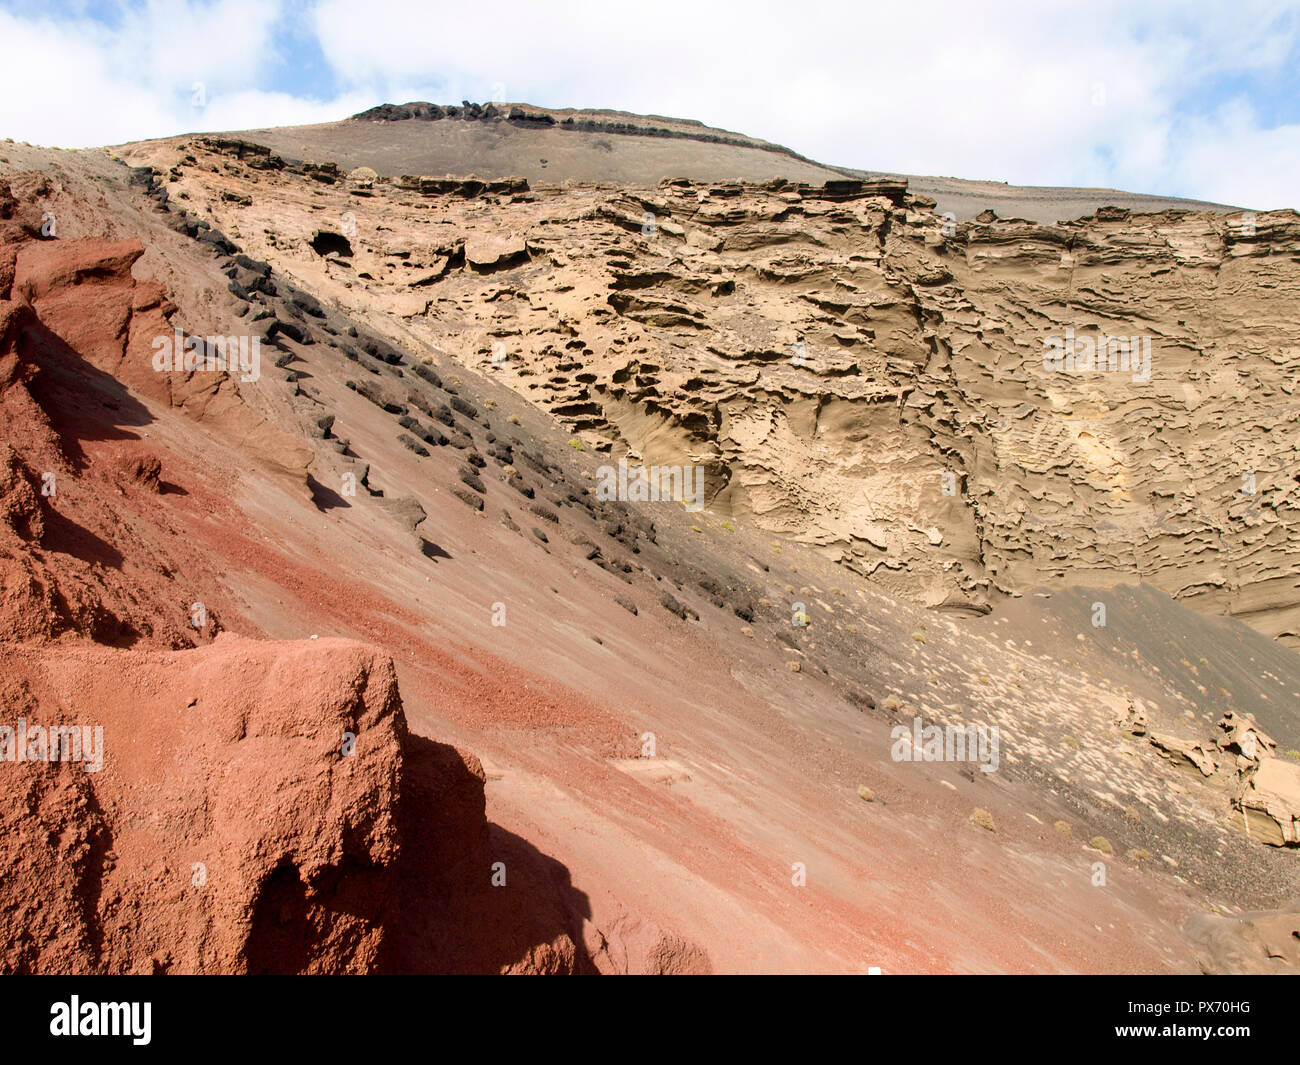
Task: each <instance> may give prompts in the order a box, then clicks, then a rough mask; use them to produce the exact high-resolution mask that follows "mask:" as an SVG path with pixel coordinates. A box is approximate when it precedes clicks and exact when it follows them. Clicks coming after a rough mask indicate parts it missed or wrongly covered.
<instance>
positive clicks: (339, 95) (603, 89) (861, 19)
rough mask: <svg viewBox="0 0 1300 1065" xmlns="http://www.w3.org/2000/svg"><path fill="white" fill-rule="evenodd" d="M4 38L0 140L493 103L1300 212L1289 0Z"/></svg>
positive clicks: (246, 14)
mask: <svg viewBox="0 0 1300 1065" xmlns="http://www.w3.org/2000/svg"><path fill="white" fill-rule="evenodd" d="M0 41H3V42H4V48H5V56H6V63H5V64H4V66H3V68H0V136H10V137H13V138H15V139H17V140H25V141H31V142H33V143H39V144H51V145H59V146H63V147H86V146H92V145H99V144H115V143H121V142H123V141H127V140H136V139H141V138H146V137H157V136H167V135H172V134H176V133H184V132H191V131H198V130H217V129H242V128H256V127H263V126H267V125H283V124H294V123H304V122H321V121H330V120H334V119H338V118H342V117H345V116H346V115H348V114H351V113H354V112H356V111H359V110H362V109H364V108H366V107H370V106H373V105H374V104H376V103H381V102H385V101H392V102H402V101H406V100H413V99H430V100H435V101H440V102H459V101H460V100H462V99H473V100H487V99H491V98H504V99H508V100H510V101H515V102H529V103H535V104H539V105H543V106H547V105H549V106H559V107H564V106H575V107H609V108H616V109H621V110H629V111H637V112H643V113H658V114H668V115H674V116H678V117H683V118H696V119H699V120H701V121H703V122H706V123H709V124H710V125H716V126H722V127H724V128H727V129H734V130H740V131H743V132H745V133H749V134H752V135H754V136H759V137H764V138H766V139H768V140H772V141H776V142H778V143H781V144H785V145H788V146H789V147H791V148H793V149H795V150H796V151H799V152H801V153H803V154H805V155H808V156H811V157H813V158H816V159H821V160H824V161H826V162H830V163H838V164H841V165H846V166H856V167H862V168H864V169H879V170H898V171H904V172H909V173H923V174H947V175H953V176H958V177H970V178H986V179H991V180H1002V181H1010V182H1013V183H1017V184H1038V185H1056V184H1060V185H1097V186H1111V187H1116V188H1124V189H1129V190H1133V191H1139V192H1153V193H1164V194H1168V195H1178V196H1189V197H1195V198H1199V199H1207V200H1214V201H1218V202H1223V203H1230V204H1234V205H1239V206H1245V207H1253V208H1262V209H1268V208H1274V207H1293V208H1300V0H1237V2H1232V3H1225V2H1220V3H1199V2H1195V0H1192V2H1174V0H1145V2H1143V3H1140V4H1139V3H1135V2H1133V0H1089V2H1088V3H1087V4H1080V3H1078V2H1075V3H1070V4H1065V3H1053V2H1052V0H1037V2H1032V0H980V2H970V0H964V2H960V3H947V2H940V0H912V2H909V3H908V4H905V5H878V4H872V3H868V2H864V0H854V2H845V3H839V2H837V0H823V2H821V3H819V4H816V5H807V6H806V7H804V8H800V7H797V6H795V7H792V6H791V5H790V4H788V3H780V4H778V3H774V2H768V0H750V2H747V3H744V4H743V5H742V4H737V5H734V6H730V5H728V6H723V5H720V4H717V3H714V4H702V3H699V2H698V0H692V2H690V3H687V2H684V0H659V2H656V3H654V4H651V5H641V6H638V5H629V4H611V3H605V2H585V0H538V2H523V0H496V2H494V3H493V4H491V5H485V6H483V7H481V8H475V7H473V6H467V5H465V4H464V3H456V4H451V3H442V2H439V0H423V2H420V0H366V2H364V3H358V2H357V0H202V2H200V0H193V2H189V0H176V2H170V3H164V2H154V3H130V4H127V3H115V2H109V0H81V2H79V0H55V2H49V0H43V2H39V3H37V2H29V0H0ZM196 85H198V86H201V92H197V93H196Z"/></svg>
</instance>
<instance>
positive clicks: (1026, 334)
mask: <svg viewBox="0 0 1300 1065" xmlns="http://www.w3.org/2000/svg"><path fill="white" fill-rule="evenodd" d="M128 155H129V156H130V157H131V158H132V159H133V160H134V161H140V162H149V163H151V164H152V165H154V166H155V167H156V168H157V169H158V172H159V173H160V174H162V175H163V176H164V178H165V180H164V186H165V187H166V188H167V189H169V190H170V193H171V195H172V196H173V198H176V197H180V198H181V199H183V200H186V201H188V204H187V206H188V207H189V208H190V209H191V210H194V211H196V212H197V214H198V215H200V216H202V217H205V218H210V219H212V220H213V224H214V225H217V226H219V227H220V228H221V229H222V230H224V231H225V232H227V233H229V234H231V235H232V236H233V237H236V238H238V239H239V240H240V241H241V243H243V244H244V245H245V246H246V247H247V249H248V250H249V251H250V253H251V254H254V255H255V256H257V257H259V258H265V259H266V260H268V261H270V262H272V263H273V264H274V265H275V267H276V268H277V269H278V270H281V271H283V272H284V273H285V274H287V275H289V276H291V277H294V278H295V279H297V280H299V281H301V282H302V283H303V284H304V285H307V286H308V287H310V288H311V289H312V290H313V291H317V292H319V293H320V294H322V295H327V296H328V297H330V298H331V299H334V300H337V301H338V302H339V303H340V304H341V305H343V306H345V307H349V308H351V309H352V310H354V311H355V312H356V313H358V314H362V315H365V316H366V317H367V318H368V320H369V321H370V322H371V323H372V324H373V325H374V326H375V328H377V329H381V330H383V331H385V332H387V333H388V334H389V335H390V336H392V337H394V338H397V339H402V340H405V341H418V342H422V343H423V344H425V345H427V346H428V347H429V348H431V349H432V350H433V351H434V352H437V353H440V355H441V356H450V357H452V358H454V359H456V360H459V361H461V362H463V363H465V364H468V365H471V366H475V367H478V368H481V369H483V370H484V371H485V372H488V373H491V374H493V375H496V376H497V377H499V379H500V380H502V381H504V382H506V383H508V384H509V385H510V386H511V387H513V388H514V389H516V390H517V391H518V392H520V393H521V394H524V395H526V396H528V397H529V398H530V399H531V400H532V401H533V402H535V403H537V404H538V405H540V406H541V407H543V408H544V409H546V410H547V411H549V412H550V413H551V414H553V415H554V416H555V417H557V418H558V419H560V420H561V421H562V422H563V423H565V424H566V425H567V426H568V427H569V429H570V431H571V432H573V433H574V434H575V435H576V437H577V438H578V439H580V440H582V441H585V445H586V446H588V447H594V448H597V449H601V450H605V451H608V452H609V454H610V455H611V457H612V458H615V459H617V458H620V457H627V458H629V459H630V460H631V461H632V462H634V463H636V462H644V463H646V464H649V465H663V466H675V465H681V464H696V465H700V466H703V467H704V469H705V486H706V487H705V492H706V496H707V502H708V506H709V507H710V508H711V509H712V510H714V511H715V512H717V513H719V514H721V515H724V516H734V517H740V518H743V519H745V520H747V521H753V522H755V523H757V524H758V525H759V526H761V527H763V528H765V529H768V530H771V531H772V532H774V533H779V534H781V535H782V536H788V537H791V538H793V539H796V540H798V541H802V542H804V543H807V544H810V545H814V546H815V547H816V548H817V549H818V550H820V551H822V552H823V553H825V554H827V555H829V556H831V557H833V558H835V559H837V560H839V561H840V562H842V563H843V564H844V565H845V566H846V567H848V568H849V569H850V570H852V571H854V572H856V573H858V574H862V575H866V576H869V577H871V578H872V580H873V582H874V583H876V584H877V585H878V586H880V587H882V588H884V589H886V590H888V591H890V592H892V593H894V594H897V595H900V596H903V597H906V598H909V599H912V600H913V601H915V602H918V603H921V604H924V605H926V606H930V607H936V608H941V609H943V610H946V611H952V612H956V613H982V612H985V611H987V610H988V609H990V607H991V605H992V604H994V603H996V602H997V601H999V600H1000V599H1003V598H1005V597H1007V596H1014V595H1020V594H1023V593H1025V592H1026V591H1028V590H1030V589H1032V588H1035V587H1039V586H1046V587H1048V588H1052V587H1063V586H1064V585H1066V584H1069V583H1080V582H1082V583H1090V584H1093V585H1100V586H1105V585H1107V584H1110V583H1113V582H1117V581H1121V580H1124V579H1132V578H1133V577H1134V576H1138V577H1140V578H1142V579H1143V580H1146V581H1149V582H1151V583H1152V584H1154V585H1156V586H1157V587H1159V588H1161V589H1162V590H1164V591H1166V592H1168V593H1169V594H1171V595H1173V596H1174V597H1175V598H1177V599H1180V600H1183V601H1185V602H1186V603H1188V605H1191V606H1193V607H1195V608H1196V609H1199V610H1202V611H1204V612H1207V613H1211V614H1233V615H1236V616H1239V617H1241V618H1242V619H1243V620H1246V621H1247V622H1249V623H1250V624H1251V625H1253V626H1254V627H1255V628H1257V629H1258V630H1259V631H1261V632H1263V633H1266V634H1268V635H1270V636H1274V637H1277V638H1279V639H1281V640H1283V641H1284V642H1287V643H1290V644H1291V645H1300V523H1297V522H1296V520H1295V518H1296V513H1297V504H1298V503H1300V487H1298V485H1297V476H1298V474H1297V463H1296V458H1297V447H1298V445H1300V435H1298V433H1300V431H1298V428H1297V420H1298V418H1300V405H1298V404H1297V401H1296V397H1295V395H1294V389H1295V385H1296V374H1297V370H1298V369H1300V319H1297V316H1296V314H1295V311H1294V308H1295V307H1296V305H1297V297H1300V216H1297V215H1296V214H1295V213H1294V212H1290V211H1281V212H1273V213H1270V214H1259V215H1223V214H1213V213H1209V212H1191V211H1165V212H1161V213H1157V214H1143V215H1139V214H1131V213H1130V212H1128V211H1127V210H1124V209H1119V208H1113V209H1100V210H1098V211H1096V212H1095V214H1093V215H1091V216H1089V217H1086V218H1081V219H1078V220H1075V221H1072V222H1063V223H1059V224H1055V225H1043V224H1038V223H1030V222H1024V221H1017V220H1005V219H998V218H996V217H994V216H993V215H992V214H990V213H986V214H983V215H980V216H978V217H976V218H975V219H974V220H972V221H969V222H961V223H955V222H952V221H951V220H946V219H945V218H943V217H942V216H940V215H937V214H935V213H934V211H933V210H932V209H931V207H932V203H931V201H928V200H925V199H923V198H919V197H915V196H909V195H907V193H906V191H905V189H904V187H903V186H902V185H901V184H899V183H897V182H887V181H880V182H875V183H873V182H854V181H850V180H844V181H836V182H831V183H828V184H826V185H825V186H810V185H798V184H794V183H789V182H783V181H776V182H771V183H767V184H763V185H753V184H721V185H719V184H710V185H703V184H699V183H693V182H690V181H687V180H680V181H667V182H664V183H662V184H661V185H659V186H657V187H641V188H637V187H609V186H600V185H572V184H570V185H565V186H535V187H533V188H532V189H531V190H525V189H524V188H523V187H522V183H519V182H516V183H513V184H511V183H500V182H498V183H497V186H499V187H489V186H488V185H487V184H486V183H483V182H469V183H466V182H464V181H446V180H441V181H436V180H432V179H420V178H415V177H411V178H398V179H396V180H393V181H387V180H383V179H378V178H377V176H376V175H375V174H374V173H373V172H372V171H364V170H362V171H357V172H355V173H354V174H352V175H351V176H345V175H343V174H342V173H339V172H337V171H330V170H329V169H328V168H326V169H324V170H322V169H321V168H311V167H307V168H303V167H294V166H285V165H284V163H283V161H281V160H278V159H276V158H275V157H274V156H271V157H270V162H268V161H267V157H266V156H265V155H261V156H257V157H255V158H254V159H253V163H256V165H252V163H250V162H249V159H248V157H247V154H246V153H245V152H243V151H242V150H240V149H238V148H237V147H234V148H232V147H231V144H230V142H218V141H212V140H206V139H201V138H200V139H194V140H190V141H181V142H159V143H155V144H150V145H141V146H135V147H133V148H132V149H130V151H129V152H128ZM1108 338H1121V343H1120V344H1119V346H1117V347H1113V350H1112V347H1111V346H1108ZM1098 344H1100V345H1101V351H1102V353H1103V358H1102V360H1101V362H1102V363H1104V364H1105V366H1106V368H1105V369H1103V370H1098V369H1096V368H1093V369H1088V368H1086V364H1085V363H1084V362H1083V358H1084V355H1085V354H1086V353H1087V351H1088V350H1089V349H1091V350H1092V351H1094V352H1095V351H1096V350H1097V346H1098ZM1066 345H1069V346H1070V351H1071V353H1073V352H1076V351H1077V353H1078V356H1079V360H1080V362H1079V363H1078V364H1076V367H1075V369H1073V370H1071V369H1069V368H1068V366H1067V367H1062V368H1060V369H1057V368H1054V367H1053V366H1051V365H1049V364H1045V359H1044V357H1045V355H1049V356H1050V355H1051V354H1053V353H1060V354H1065V347H1066ZM1130 348H1131V353H1130V350H1129V349H1130ZM1130 359H1131V364H1130ZM1112 365H1113V366H1114V368H1113V369H1112V368H1111V366H1112Z"/></svg>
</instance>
